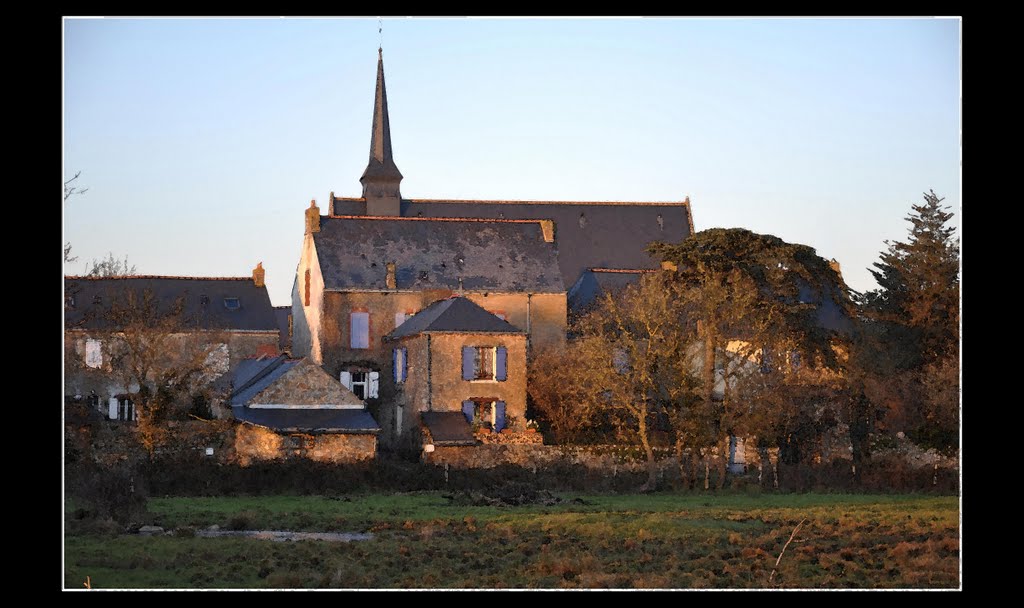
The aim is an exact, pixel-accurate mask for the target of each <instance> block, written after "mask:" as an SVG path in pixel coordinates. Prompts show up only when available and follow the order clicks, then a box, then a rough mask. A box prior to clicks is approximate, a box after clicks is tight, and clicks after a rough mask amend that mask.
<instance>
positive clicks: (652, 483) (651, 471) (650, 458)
mask: <svg viewBox="0 0 1024 608" xmlns="http://www.w3.org/2000/svg"><path fill="white" fill-rule="evenodd" d="M645 414H646V412H642V413H641V414H640V416H639V418H640V443H641V445H643V446H644V454H645V455H646V456H647V481H646V482H645V483H644V485H642V486H641V487H640V491H641V492H651V491H653V490H654V488H655V487H657V485H658V468H657V466H656V463H655V462H654V450H653V449H651V442H650V441H649V440H648V438H647V418H646V416H645Z"/></svg>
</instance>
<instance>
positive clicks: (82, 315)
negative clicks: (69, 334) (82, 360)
mask: <svg viewBox="0 0 1024 608" xmlns="http://www.w3.org/2000/svg"><path fill="white" fill-rule="evenodd" d="M64 294H65V307H64V322H65V326H66V327H67V328H81V329H104V330H116V329H118V328H119V324H118V322H117V320H115V319H112V318H111V316H110V309H111V303H112V302H114V301H117V302H118V303H119V305H120V306H126V305H127V302H128V301H129V299H128V298H129V295H131V294H134V297H135V298H136V299H137V300H136V301H142V300H143V298H144V297H145V296H146V294H152V297H153V298H154V301H155V303H156V305H157V310H156V311H155V314H156V315H158V316H166V315H169V314H171V312H172V310H174V308H175V306H176V305H177V302H178V301H179V298H181V302H182V304H183V306H182V309H181V316H180V323H181V325H182V328H183V329H192V328H194V329H204V330H235V331H277V321H276V320H275V319H274V309H273V307H272V306H271V305H270V296H269V295H267V288H266V287H265V286H264V287H256V285H255V284H254V283H253V280H252V278H251V277H226V278H215V277H165V276H149V275H137V276H125V277H76V276H66V277H64ZM226 298H237V299H238V308H237V309H234V310H232V309H229V308H228V307H227V306H226V305H225V299H226ZM72 299H73V301H74V304H73V305H70V304H71V302H70V300H72Z"/></svg>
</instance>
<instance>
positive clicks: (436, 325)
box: [384, 297, 526, 340]
mask: <svg viewBox="0 0 1024 608" xmlns="http://www.w3.org/2000/svg"><path fill="white" fill-rule="evenodd" d="M428 332H460V333H474V334H475V333H503V334H510V333H517V334H521V333H526V332H524V331H523V330H521V329H519V328H518V327H516V326H515V325H512V324H511V323H509V322H508V321H505V320H504V319H502V318H500V317H497V316H495V315H493V314H491V313H489V312H487V311H486V310H484V309H483V308H481V307H480V306H478V305H477V304H476V303H474V302H473V301H471V300H468V299H466V298H463V297H455V298H448V299H445V300H438V301H437V302H434V303H433V304H431V305H430V306H427V307H426V308H424V309H423V310H421V311H419V312H418V313H416V314H415V315H413V316H412V317H411V318H410V319H408V320H406V321H405V323H402V324H401V325H399V326H398V327H396V328H395V329H394V330H393V331H392V332H391V333H390V334H388V335H387V336H384V339H385V340H394V339H396V338H404V337H405V336H414V335H416V334H422V333H428Z"/></svg>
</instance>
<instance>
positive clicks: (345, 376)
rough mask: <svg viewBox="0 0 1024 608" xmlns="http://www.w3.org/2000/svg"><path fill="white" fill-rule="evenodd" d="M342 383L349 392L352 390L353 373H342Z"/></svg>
mask: <svg viewBox="0 0 1024 608" xmlns="http://www.w3.org/2000/svg"><path fill="white" fill-rule="evenodd" d="M341 383H342V384H343V385H344V386H345V388H347V389H348V390H352V372H341Z"/></svg>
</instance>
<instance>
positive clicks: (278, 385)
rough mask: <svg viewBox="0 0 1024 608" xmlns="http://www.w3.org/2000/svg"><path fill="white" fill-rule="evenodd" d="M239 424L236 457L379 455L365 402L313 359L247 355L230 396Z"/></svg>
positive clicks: (347, 458)
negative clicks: (248, 356) (248, 357)
mask: <svg viewBox="0 0 1024 608" xmlns="http://www.w3.org/2000/svg"><path fill="white" fill-rule="evenodd" d="M227 402H228V404H229V405H230V407H231V414H232V416H233V418H234V419H235V420H237V421H238V423H239V424H238V425H237V426H236V428H235V436H234V439H235V445H234V448H235V457H236V458H237V459H238V462H239V463H241V464H242V465H248V464H250V463H251V462H253V461H254V460H274V459H278V458H289V457H302V458H309V459H311V460H318V461H322V462H332V463H342V462H358V461H362V460H371V459H373V458H374V457H376V455H377V433H378V431H379V430H380V427H379V426H378V425H377V422H376V421H375V420H374V419H373V416H371V415H370V414H369V412H367V410H366V404H365V403H364V402H363V400H362V399H360V398H358V397H357V396H356V395H355V394H353V393H352V391H350V390H348V389H347V388H345V387H344V386H342V385H341V383H340V382H338V380H337V379H336V378H334V377H332V376H331V375H329V374H328V373H327V372H325V371H324V370H323V368H321V367H320V366H319V365H317V364H316V363H314V362H312V361H310V360H309V359H289V358H287V357H285V356H283V355H282V356H278V357H259V358H255V359H248V360H245V361H242V362H241V363H240V364H239V365H238V367H237V368H235V371H234V372H233V373H232V375H231V392H230V395H229V397H228V400H227Z"/></svg>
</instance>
